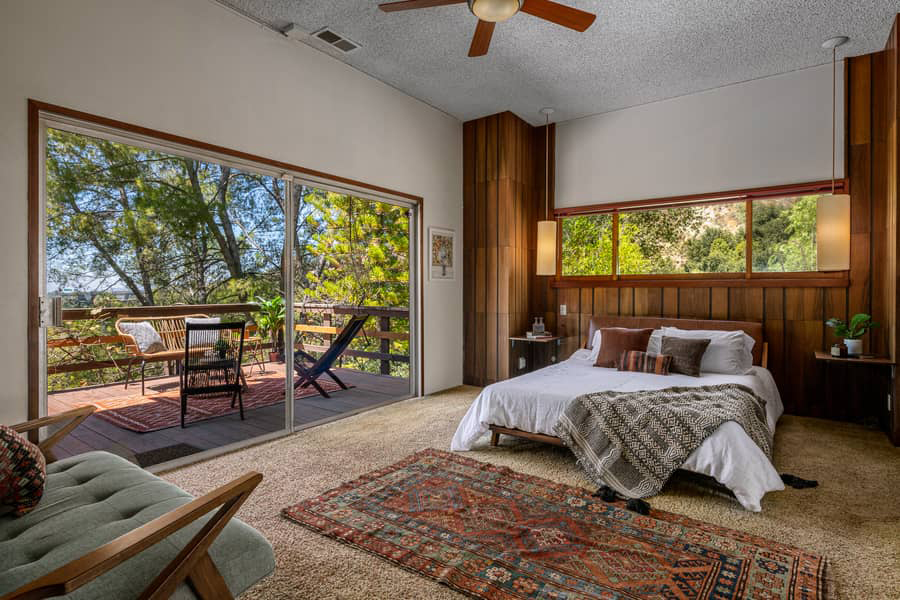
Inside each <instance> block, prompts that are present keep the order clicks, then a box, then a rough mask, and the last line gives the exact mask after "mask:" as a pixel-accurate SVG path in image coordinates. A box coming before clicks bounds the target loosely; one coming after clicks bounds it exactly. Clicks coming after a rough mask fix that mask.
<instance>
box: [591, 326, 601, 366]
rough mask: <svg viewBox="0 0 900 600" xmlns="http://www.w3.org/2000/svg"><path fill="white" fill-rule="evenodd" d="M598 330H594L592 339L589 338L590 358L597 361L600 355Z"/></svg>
mask: <svg viewBox="0 0 900 600" xmlns="http://www.w3.org/2000/svg"><path fill="white" fill-rule="evenodd" d="M600 337H601V336H600V330H599V329H598V330H597V331H595V332H594V339H592V340H591V360H592V361H593V362H597V357H598V356H599V355H600Z"/></svg>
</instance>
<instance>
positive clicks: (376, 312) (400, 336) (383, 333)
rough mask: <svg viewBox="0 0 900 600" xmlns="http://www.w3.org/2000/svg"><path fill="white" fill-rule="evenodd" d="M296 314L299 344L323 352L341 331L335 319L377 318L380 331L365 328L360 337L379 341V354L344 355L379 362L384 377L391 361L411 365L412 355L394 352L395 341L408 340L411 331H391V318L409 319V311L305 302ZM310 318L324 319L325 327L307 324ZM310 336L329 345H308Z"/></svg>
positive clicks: (298, 306) (295, 325)
mask: <svg viewBox="0 0 900 600" xmlns="http://www.w3.org/2000/svg"><path fill="white" fill-rule="evenodd" d="M294 313H295V314H296V315H297V317H295V322H294V330H295V331H296V332H297V333H299V340H298V341H299V342H300V347H301V348H302V349H303V350H307V351H313V352H324V351H325V350H327V349H328V345H330V344H331V341H332V339H333V338H334V336H336V335H337V334H339V333H340V332H341V330H342V328H341V327H339V326H338V325H337V324H336V321H337V319H336V317H339V316H353V315H362V314H367V315H372V316H373V317H375V322H376V323H377V325H378V328H377V329H365V330H364V332H363V333H362V334H360V335H365V336H366V337H370V338H376V339H378V340H379V349H378V352H371V351H365V350H353V349H348V350H347V351H346V352H344V355H346V356H354V357H358V358H370V359H374V360H377V361H379V363H380V368H379V371H380V373H381V374H382V375H390V374H391V363H392V362H400V363H406V364H409V354H395V353H392V352H391V342H392V341H394V340H397V341H406V342H408V341H409V333H408V332H402V331H392V326H391V320H392V319H407V320H408V319H409V309H407V308H391V307H386V306H347V305H336V304H311V303H305V304H295V305H294ZM310 316H314V320H316V321H318V320H321V321H322V324H321V325H319V324H316V323H308V322H306V321H307V320H308V319H309V317H310ZM370 323H371V322H370ZM367 324H368V323H367ZM307 334H311V335H313V336H316V337H320V338H322V341H327V342H328V345H325V344H316V343H307V342H306V341H304V338H305V337H307Z"/></svg>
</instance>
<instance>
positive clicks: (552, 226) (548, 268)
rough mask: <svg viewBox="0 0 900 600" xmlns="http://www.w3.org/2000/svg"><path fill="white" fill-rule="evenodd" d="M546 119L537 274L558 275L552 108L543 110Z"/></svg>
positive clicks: (538, 226) (538, 228) (538, 225)
mask: <svg viewBox="0 0 900 600" xmlns="http://www.w3.org/2000/svg"><path fill="white" fill-rule="evenodd" d="M541 114H543V115H544V116H545V117H546V128H545V130H544V137H545V139H546V140H547V146H546V149H545V151H546V154H545V160H544V163H545V164H544V167H545V168H544V184H545V188H544V220H543V221H538V224H537V274H538V275H556V221H555V220H550V115H552V114H553V109H552V108H542V109H541Z"/></svg>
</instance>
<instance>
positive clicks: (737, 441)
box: [450, 350, 784, 511]
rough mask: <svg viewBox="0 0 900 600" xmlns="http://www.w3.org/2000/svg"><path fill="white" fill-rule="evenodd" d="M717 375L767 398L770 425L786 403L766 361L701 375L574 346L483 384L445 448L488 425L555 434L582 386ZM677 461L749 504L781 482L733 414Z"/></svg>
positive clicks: (661, 383) (665, 383) (642, 386)
mask: <svg viewBox="0 0 900 600" xmlns="http://www.w3.org/2000/svg"><path fill="white" fill-rule="evenodd" d="M720 383H740V384H743V385H746V386H748V387H750V388H751V389H753V390H754V391H755V392H756V394H757V395H758V396H759V397H760V398H762V399H764V400H765V401H766V416H767V420H768V425H769V429H770V430H771V431H772V432H773V433H774V432H775V424H776V423H777V422H778V419H779V417H781V414H782V413H783V412H784V407H783V405H782V403H781V396H780V395H779V394H778V388H777V387H776V386H775V381H774V380H773V379H772V374H771V373H769V371H768V370H767V369H764V368H762V367H753V369H752V372H751V374H748V375H719V374H713V373H709V374H703V375H702V376H700V377H688V376H686V375H653V374H650V373H632V372H620V371H617V370H615V369H603V368H599V367H595V366H594V365H593V361H592V360H591V356H590V351H589V350H578V351H576V352H575V353H574V354H573V355H572V356H571V358H569V359H568V360H566V361H563V362H561V363H558V364H556V365H553V366H550V367H547V368H544V369H540V370H539V371H534V372H533V373H528V374H526V375H522V376H520V377H516V378H514V379H509V380H506V381H501V382H499V383H495V384H493V385H489V386H488V387H486V388H484V390H482V392H481V393H480V394H479V395H478V397H477V398H476V399H475V401H474V402H473V403H472V406H470V407H469V410H468V412H467V413H466V415H465V416H464V417H463V419H462V421H461V422H460V424H459V427H458V428H457V430H456V434H454V436H453V441H452V442H451V444H450V449H451V450H453V451H467V450H471V449H472V447H473V446H474V445H475V443H476V442H478V441H479V440H480V439H481V438H482V436H484V434H485V433H487V431H488V425H499V426H501V427H510V428H514V429H521V430H523V431H530V432H534V433H543V434H546V435H555V434H554V432H553V426H554V425H556V422H557V420H558V419H559V416H560V415H561V414H562V413H563V411H565V409H566V406H567V405H568V404H569V402H571V401H572V400H573V399H575V398H577V397H578V396H580V395H582V394H587V393H591V392H599V391H620V392H632V391H638V390H655V389H662V388H667V387H673V386H692V387H696V386H703V385H716V384H720ZM682 468H683V469H686V470H688V471H694V472H696V473H702V474H704V475H709V476H711V477H713V478H715V479H716V481H718V482H719V483H721V484H722V485H724V486H726V487H727V488H728V489H730V490H731V491H732V492H733V493H734V495H735V497H736V498H737V499H738V501H739V502H740V503H741V504H742V505H743V506H744V508H746V509H747V510H752V511H759V510H761V507H760V501H761V500H762V497H763V496H764V495H765V494H766V492H772V491H777V490H783V489H784V484H783V483H782V481H781V477H780V476H779V475H778V472H777V471H776V470H775V467H774V466H773V465H772V462H771V461H770V460H769V459H768V458H767V457H766V455H765V454H764V453H763V451H762V450H760V448H759V446H757V445H756V444H754V443H753V440H751V439H750V437H749V436H748V435H747V433H746V432H745V431H744V428H743V427H741V426H740V425H738V424H737V423H735V422H734V421H729V422H727V423H723V424H722V425H721V426H720V427H719V428H718V429H717V430H716V431H715V432H714V433H713V434H712V435H711V436H709V437H708V438H707V439H706V440H705V441H704V442H703V443H702V444H701V445H700V447H699V448H697V450H695V451H694V452H693V453H692V454H691V455H690V456H689V457H688V459H687V461H686V462H685V463H684V465H683V466H682Z"/></svg>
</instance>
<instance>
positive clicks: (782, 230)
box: [753, 195, 818, 273]
mask: <svg viewBox="0 0 900 600" xmlns="http://www.w3.org/2000/svg"><path fill="white" fill-rule="evenodd" d="M817 199H818V196H814V195H811V196H799V197H795V198H773V199H770V200H755V201H754V202H753V270H754V271H755V272H758V273H765V272H775V271H777V272H785V273H796V272H803V271H815V270H816V200H817Z"/></svg>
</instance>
